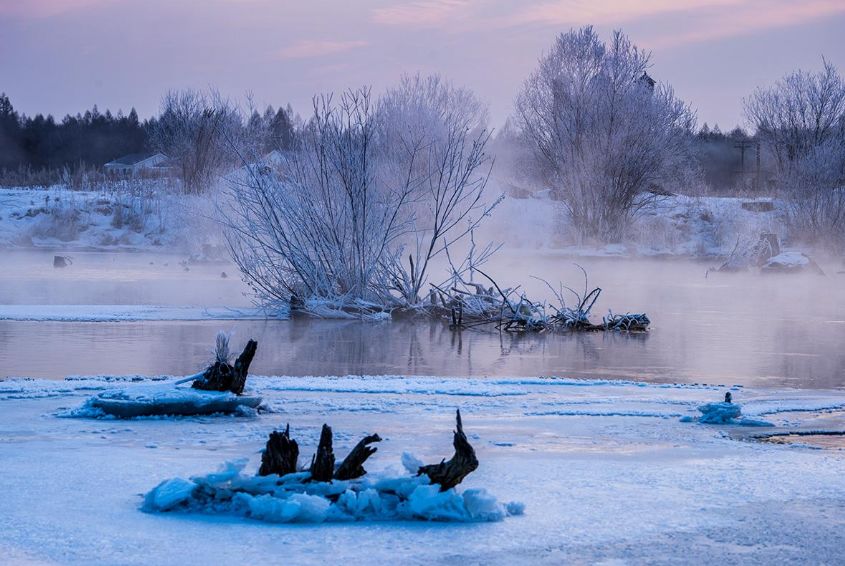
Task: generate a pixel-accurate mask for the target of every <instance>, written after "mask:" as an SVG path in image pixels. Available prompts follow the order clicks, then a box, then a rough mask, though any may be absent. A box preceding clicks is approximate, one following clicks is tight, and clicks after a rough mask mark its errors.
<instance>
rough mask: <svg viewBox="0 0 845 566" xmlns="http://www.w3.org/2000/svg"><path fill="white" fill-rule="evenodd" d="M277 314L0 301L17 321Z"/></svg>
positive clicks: (2, 314)
mask: <svg viewBox="0 0 845 566" xmlns="http://www.w3.org/2000/svg"><path fill="white" fill-rule="evenodd" d="M265 318H278V317H272V316H269V315H268V314H267V313H266V312H265V311H264V310H262V309H257V308H244V307H238V308H234V307H187V306H172V305H168V306H160V305H0V320H10V321H19V322H48V321H49V322H125V321H143V320H161V321H166V320H184V321H188V320H264V319H265Z"/></svg>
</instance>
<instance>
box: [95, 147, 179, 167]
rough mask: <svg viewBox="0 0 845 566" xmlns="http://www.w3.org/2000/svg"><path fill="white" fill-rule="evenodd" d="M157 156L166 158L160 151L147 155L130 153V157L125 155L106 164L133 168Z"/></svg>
mask: <svg viewBox="0 0 845 566" xmlns="http://www.w3.org/2000/svg"><path fill="white" fill-rule="evenodd" d="M156 155H161V156H162V157H166V156H165V155H164V154H163V153H160V152H158V151H152V152H147V153H130V154H129V155H124V156H123V157H118V158H117V159H114V160H112V161H109V162H108V163H106V165H126V166H132V165H137V164H138V163H141V162H142V161H146V160H147V159H149V158H151V157H155V156H156Z"/></svg>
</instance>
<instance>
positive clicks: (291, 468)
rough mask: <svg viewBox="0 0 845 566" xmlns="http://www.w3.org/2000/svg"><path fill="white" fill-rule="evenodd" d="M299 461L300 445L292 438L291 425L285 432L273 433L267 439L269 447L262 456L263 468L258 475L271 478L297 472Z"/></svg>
mask: <svg viewBox="0 0 845 566" xmlns="http://www.w3.org/2000/svg"><path fill="white" fill-rule="evenodd" d="M298 459H299V445H298V444H297V443H296V440H293V439H292V438H291V437H290V425H288V426H287V427H286V428H285V432H278V431H273V432H271V433H270V438H268V439H267V447H266V448H265V449H264V453H263V454H262V455H261V467H260V468H259V469H258V475H260V476H269V475H272V474H277V475H280V476H283V475H285V474H292V473H294V472H296V462H297V460H298Z"/></svg>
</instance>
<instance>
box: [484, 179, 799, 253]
mask: <svg viewBox="0 0 845 566" xmlns="http://www.w3.org/2000/svg"><path fill="white" fill-rule="evenodd" d="M750 202H753V203H755V204H756V205H757V206H760V203H763V204H764V205H766V204H770V205H771V207H772V210H768V211H763V212H757V211H753V210H746V209H745V208H743V203H750ZM746 206H748V205H746ZM754 206H755V205H754V204H752V205H750V208H754ZM566 223H567V220H566V215H565V213H564V211H563V205H562V203H560V202H557V201H554V200H551V199H549V198H548V197H547V195H546V193H540V194H539V195H537V196H535V197H531V198H513V197H508V198H506V199H505V200H504V201H502V203H501V204H500V205H499V206H498V207H496V209H495V210H494V212H493V216H492V218H490V219H489V220H488V221H487V222H486V223H485V224H482V227H481V228H480V229H479V230H478V236H477V238H476V239H477V240H479V241H487V239H490V240H494V241H499V242H504V243H505V244H506V246H507V247H508V248H509V249H511V248H528V249H551V248H554V249H557V250H561V251H564V252H566V253H568V254H569V255H572V256H607V257H628V256H646V257H653V256H687V257H724V256H727V255H728V254H730V252H731V250H732V249H733V248H734V246H736V245H737V241H739V242H740V243H746V242H756V241H757V239H759V235H760V234H761V233H774V234H777V235H778V236H779V237H780V238H781V240H784V239H786V238H787V236H788V234H787V231H786V223H785V221H784V213H783V209H782V203H780V202H779V201H772V200H771V199H747V198H739V197H690V196H685V195H674V196H669V197H665V198H661V199H660V200H658V201H657V202H656V203H655V204H654V205H653V206H651V207H649V208H647V209H645V210H644V211H643V213H642V214H641V215H640V216H639V217H638V218H636V219H635V220H634V222H633V224H632V226H631V229H630V232H629V237H628V242H627V243H626V244H609V245H605V246H598V247H597V246H578V245H573V244H572V243H571V240H572V239H573V238H572V235H571V234H568V233H567V226H566Z"/></svg>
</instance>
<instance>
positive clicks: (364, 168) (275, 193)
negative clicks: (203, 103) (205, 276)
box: [228, 89, 416, 308]
mask: <svg viewBox="0 0 845 566" xmlns="http://www.w3.org/2000/svg"><path fill="white" fill-rule="evenodd" d="M371 100H372V97H371V93H370V91H369V89H360V90H352V91H347V92H345V93H343V94H342V95H341V96H340V99H339V101H338V102H337V103H335V102H334V101H333V99H332V97H331V96H326V97H322V98H316V99H315V100H314V114H313V116H312V118H311V120H310V121H309V122H308V124H307V126H306V127H305V129H304V131H303V132H302V133H301V134H300V135H299V136H298V138H299V141H298V146H297V147H296V148H295V150H294V151H293V152H291V153H290V155H289V156H288V157H287V161H286V163H285V165H284V167H282V168H273V169H271V168H267V167H263V166H261V165H260V164H259V165H257V166H252V165H248V166H247V167H245V168H244V171H245V173H244V174H245V178H244V179H242V180H240V181H239V182H236V183H235V184H234V185H233V187H232V191H231V192H230V196H231V200H232V203H233V210H232V212H233V213H234V214H233V216H232V217H231V222H230V224H229V228H230V231H229V236H228V241H229V245H230V247H231V250H232V253H233V257H234V259H235V261H236V262H237V263H238V266H239V267H240V269H241V271H242V272H243V274H244V275H245V277H246V278H247V280H248V282H249V283H250V284H251V285H252V287H253V289H254V290H255V291H256V294H257V295H258V297H259V298H260V299H262V300H263V301H264V302H268V303H270V304H278V303H287V302H288V301H289V300H291V298H292V297H293V298H294V300H296V298H298V299H302V300H305V299H309V300H317V301H325V302H329V303H331V304H332V305H333V306H335V307H337V308H344V307H346V306H350V305H355V306H356V307H361V308H364V307H366V303H372V304H373V305H378V304H380V303H381V302H382V301H383V299H384V298H385V297H384V294H385V293H386V291H385V290H384V289H383V286H382V285H380V284H379V283H378V281H377V280H376V279H377V277H378V274H379V272H380V270H381V264H382V262H383V260H384V258H385V257H386V256H387V251H388V248H389V246H390V245H391V244H392V243H393V242H395V241H396V240H397V238H398V237H399V236H400V235H402V234H404V233H406V232H407V231H408V230H409V225H408V218H407V217H406V216H405V215H404V214H403V211H404V205H405V204H406V203H407V202H409V200H410V198H411V194H412V192H413V190H414V183H415V182H416V180H415V178H414V176H413V174H412V172H411V171H412V170H413V167H414V160H415V158H416V154H415V153H413V152H412V153H411V154H410V155H409V156H408V162H407V164H406V166H407V168H408V173H407V174H406V175H405V177H404V181H403V182H401V183H399V184H395V185H394V184H386V183H383V182H381V175H382V172H383V171H384V159H383V156H382V155H380V154H379V152H378V151H377V149H378V146H377V143H376V137H377V136H378V132H377V130H376V120H375V118H374V114H373V109H372V105H371Z"/></svg>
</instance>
